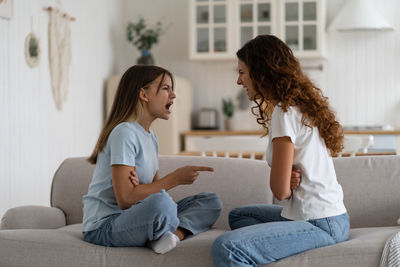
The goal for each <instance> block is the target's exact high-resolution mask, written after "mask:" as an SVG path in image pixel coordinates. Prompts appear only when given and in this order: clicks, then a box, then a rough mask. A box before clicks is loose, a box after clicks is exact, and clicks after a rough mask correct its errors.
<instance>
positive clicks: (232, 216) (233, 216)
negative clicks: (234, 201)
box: [228, 207, 242, 229]
mask: <svg viewBox="0 0 400 267" xmlns="http://www.w3.org/2000/svg"><path fill="white" fill-rule="evenodd" d="M241 216H242V208H241V207H236V208H234V209H232V210H231V211H230V212H229V216H228V221H229V226H231V229H232V224H234V223H235V221H236V220H237V219H238V218H241Z"/></svg>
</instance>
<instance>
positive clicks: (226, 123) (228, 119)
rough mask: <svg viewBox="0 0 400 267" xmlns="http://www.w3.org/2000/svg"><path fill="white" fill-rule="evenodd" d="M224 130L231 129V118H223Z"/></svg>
mask: <svg viewBox="0 0 400 267" xmlns="http://www.w3.org/2000/svg"><path fill="white" fill-rule="evenodd" d="M225 130H226V131H232V130H233V119H232V118H229V117H227V118H225Z"/></svg>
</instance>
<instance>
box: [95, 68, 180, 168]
mask: <svg viewBox="0 0 400 267" xmlns="http://www.w3.org/2000/svg"><path fill="white" fill-rule="evenodd" d="M160 75H161V81H160V84H159V85H158V90H157V92H158V91H159V90H160V87H161V83H162V81H163V80H164V77H165V75H168V76H169V77H170V78H171V81H172V88H174V83H173V76H172V74H171V73H170V72H169V71H168V70H166V69H163V68H161V67H158V66H153V65H135V66H132V67H130V68H129V69H128V70H127V71H126V72H125V73H124V75H123V76H122V78H121V81H120V82H119V85H118V89H117V92H116V93H115V97H114V102H113V105H112V108H111V111H110V115H109V116H108V118H107V120H106V123H105V125H104V127H103V130H102V131H101V133H100V136H99V139H98V140H97V143H96V146H95V148H94V150H93V153H92V155H91V156H90V157H89V158H88V161H89V162H90V163H92V164H96V162H97V156H98V154H99V153H100V152H101V151H102V150H103V148H104V146H105V145H106V143H107V139H108V136H109V135H110V133H111V131H112V130H113V129H114V128H115V127H116V126H117V125H118V124H120V123H122V122H125V121H130V120H137V119H138V118H139V116H140V113H141V104H140V101H139V93H140V89H142V88H143V89H148V88H149V86H150V84H151V83H153V82H154V80H156V79H157V78H158V77H159V76H160Z"/></svg>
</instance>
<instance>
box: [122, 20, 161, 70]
mask: <svg viewBox="0 0 400 267" xmlns="http://www.w3.org/2000/svg"><path fill="white" fill-rule="evenodd" d="M162 33H163V28H162V24H161V22H160V21H158V22H157V23H156V25H155V26H154V27H153V28H150V27H148V25H147V24H146V21H145V20H144V19H143V18H139V20H138V21H137V22H129V23H128V26H127V28H126V38H127V40H128V42H130V43H132V44H133V45H134V46H135V47H136V48H137V49H138V50H140V52H141V57H139V58H138V61H137V63H138V64H150V65H152V64H154V59H153V56H152V55H151V53H150V50H151V47H152V46H153V45H154V44H157V43H158V38H159V37H160V35H161V34H162Z"/></svg>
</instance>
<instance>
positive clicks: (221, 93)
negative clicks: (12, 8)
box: [121, 0, 400, 128]
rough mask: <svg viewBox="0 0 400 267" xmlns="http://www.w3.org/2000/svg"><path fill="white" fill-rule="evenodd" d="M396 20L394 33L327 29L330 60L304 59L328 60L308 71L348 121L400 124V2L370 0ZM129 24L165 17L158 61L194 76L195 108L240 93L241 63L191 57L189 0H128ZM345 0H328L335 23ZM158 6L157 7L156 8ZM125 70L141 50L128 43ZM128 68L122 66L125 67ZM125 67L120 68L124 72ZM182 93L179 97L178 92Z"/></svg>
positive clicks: (217, 103)
mask: <svg viewBox="0 0 400 267" xmlns="http://www.w3.org/2000/svg"><path fill="white" fill-rule="evenodd" d="M371 1H372V3H373V4H374V5H375V7H376V9H377V10H378V11H379V12H380V13H381V14H382V15H383V16H385V17H386V18H387V20H388V21H389V22H390V23H392V25H393V26H394V28H395V31H392V32H361V33H360V32H358V33H328V34H327V39H326V43H327V54H328V56H327V59H325V60H321V61H314V62H302V63H303V64H304V65H318V64H323V66H324V70H323V71H322V72H321V71H308V73H309V75H310V77H311V78H312V79H313V80H314V81H315V82H316V83H317V85H319V86H320V87H321V88H322V89H323V91H324V92H325V94H326V95H327V96H328V97H330V100H331V104H332V106H333V107H334V108H335V110H336V111H337V114H338V117H339V119H340V121H341V122H342V124H344V125H358V126H361V125H385V124H391V125H392V126H395V127H397V128H400V116H398V114H400V77H399V75H398V73H399V70H400V17H399V16H398V14H397V13H398V11H399V10H400V1H398V0H385V1H379V0H371ZM124 3H125V10H126V11H127V12H125V25H126V22H127V21H128V20H136V18H137V16H138V15H139V14H142V15H143V17H145V18H146V19H148V20H149V21H150V23H155V22H156V21H157V20H160V19H162V21H163V23H164V24H166V25H170V30H168V31H167V33H166V34H165V35H163V36H161V38H160V43H159V45H157V46H156V47H155V48H154V49H153V54H154V56H155V59H156V63H158V64H161V65H163V66H165V67H167V68H169V69H170V70H172V71H173V72H174V73H175V74H177V75H181V76H183V77H185V78H187V79H189V80H190V81H191V82H192V83H193V86H194V103H193V105H194V110H195V111H197V110H199V109H200V108H202V107H214V108H221V98H222V97H226V96H232V97H236V95H237V93H238V92H239V90H240V87H238V86H237V85H236V84H235V82H236V73H235V68H236V62H235V61H234V60H226V61H190V60H189V59H188V54H189V53H188V32H189V28H188V12H187V10H188V1H187V0H169V1H163V0H148V1H142V2H141V4H140V5H138V3H137V2H136V1H129V0H125V2H124ZM343 3H344V0H327V20H328V22H330V21H331V20H332V19H333V17H334V15H335V14H336V13H337V12H338V10H339V8H340V7H341V6H342V5H343ZM154 7H157V8H154ZM125 53H126V58H124V60H125V61H124V63H123V65H124V68H126V67H128V66H130V65H132V64H134V63H135V62H136V58H137V57H138V56H139V53H138V52H137V51H136V49H135V48H134V47H133V46H131V45H130V44H128V43H125ZM122 70H123V69H122ZM122 70H121V71H122ZM178 97H179V96H178Z"/></svg>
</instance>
